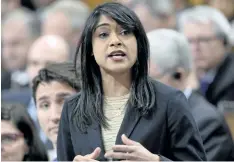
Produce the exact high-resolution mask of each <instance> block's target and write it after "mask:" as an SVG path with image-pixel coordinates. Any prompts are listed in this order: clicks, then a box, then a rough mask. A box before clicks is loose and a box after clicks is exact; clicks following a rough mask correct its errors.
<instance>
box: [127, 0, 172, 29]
mask: <svg viewBox="0 0 234 162" xmlns="http://www.w3.org/2000/svg"><path fill="white" fill-rule="evenodd" d="M127 6H128V7H129V8H130V9H132V10H133V11H134V12H135V13H136V14H137V16H138V17H139V19H140V20H141V22H142V24H143V26H144V28H145V30H146V32H148V31H151V30H154V29H157V28H171V29H174V28H175V27H176V12H175V8H174V3H173V0H163V1H162V0H131V1H130V2H129V3H128V4H127Z"/></svg>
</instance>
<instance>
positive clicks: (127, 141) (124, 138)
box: [121, 134, 139, 145]
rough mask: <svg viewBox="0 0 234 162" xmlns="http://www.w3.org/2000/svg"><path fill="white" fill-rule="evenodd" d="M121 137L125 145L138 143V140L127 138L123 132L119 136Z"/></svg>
mask: <svg viewBox="0 0 234 162" xmlns="http://www.w3.org/2000/svg"><path fill="white" fill-rule="evenodd" d="M121 139H122V141H123V143H124V144H125V145H139V143H138V142H136V141H133V140H131V139H129V138H128V137H127V136H126V135H125V134H123V135H122V136H121Z"/></svg>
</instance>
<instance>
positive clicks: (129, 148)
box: [112, 145, 137, 153]
mask: <svg viewBox="0 0 234 162" xmlns="http://www.w3.org/2000/svg"><path fill="white" fill-rule="evenodd" d="M136 148H137V147H136V146H128V145H115V146H113V147H112V150H113V151H115V152H128V153H131V152H134V151H135V150H136Z"/></svg>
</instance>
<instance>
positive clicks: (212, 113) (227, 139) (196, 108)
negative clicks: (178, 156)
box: [189, 92, 234, 161]
mask: <svg viewBox="0 0 234 162" xmlns="http://www.w3.org/2000/svg"><path fill="white" fill-rule="evenodd" d="M189 104H190V105H191V112H192V115H193V117H194V119H195V121H196V124H197V126H198V129H199V131H200V134H201V137H202V140H203V144H204V148H205V151H206V155H207V160H208V161H234V144H233V139H232V136H231V133H230V130H229V127H228V125H227V123H226V121H225V119H224V116H223V114H221V113H220V112H219V111H218V110H217V109H216V108H215V107H214V106H213V105H211V104H210V103H209V102H208V101H206V100H205V99H204V97H202V96H201V95H200V94H198V93H195V92H193V93H192V94H191V96H190V97H189Z"/></svg>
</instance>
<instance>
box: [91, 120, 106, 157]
mask: <svg viewBox="0 0 234 162" xmlns="http://www.w3.org/2000/svg"><path fill="white" fill-rule="evenodd" d="M87 135H88V138H87V139H89V146H90V147H91V152H92V151H94V150H95V149H96V148H97V147H100V148H101V153H100V156H99V157H98V159H97V160H99V161H105V160H106V159H105V157H104V154H105V148H104V144H103V140H102V134H101V127H100V125H99V124H98V123H93V124H92V125H91V126H90V127H89V128H88V134H87ZM91 152H90V153H91Z"/></svg>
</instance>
